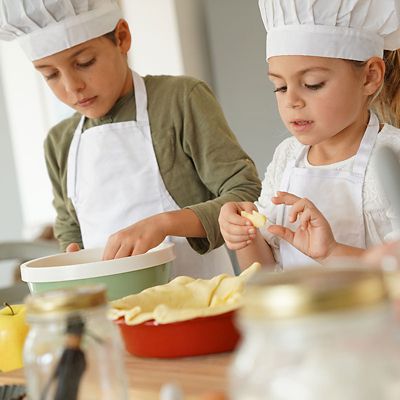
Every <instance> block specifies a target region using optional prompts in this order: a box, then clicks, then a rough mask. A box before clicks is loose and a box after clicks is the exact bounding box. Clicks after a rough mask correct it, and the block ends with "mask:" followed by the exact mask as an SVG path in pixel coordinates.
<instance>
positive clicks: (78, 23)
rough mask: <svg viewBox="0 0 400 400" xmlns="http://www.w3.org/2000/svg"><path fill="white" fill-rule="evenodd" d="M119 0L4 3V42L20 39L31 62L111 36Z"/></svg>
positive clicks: (0, 30)
mask: <svg viewBox="0 0 400 400" xmlns="http://www.w3.org/2000/svg"><path fill="white" fill-rule="evenodd" d="M121 17H122V13H121V10H120V8H119V7H118V4H117V1H116V0H0V39H2V40H13V39H17V40H18V42H19V44H20V45H21V47H22V49H23V50H24V52H25V53H26V54H27V56H28V57H29V59H30V60H32V61H34V60H38V59H40V58H43V57H46V56H49V55H52V54H55V53H58V52H59V51H62V50H65V49H68V48H70V47H73V46H76V45H78V44H80V43H83V42H86V41H87V40H90V39H94V38H96V37H99V36H101V35H104V34H105V33H108V32H111V31H112V30H113V29H114V28H115V26H116V25H117V23H118V21H119V19H120V18H121Z"/></svg>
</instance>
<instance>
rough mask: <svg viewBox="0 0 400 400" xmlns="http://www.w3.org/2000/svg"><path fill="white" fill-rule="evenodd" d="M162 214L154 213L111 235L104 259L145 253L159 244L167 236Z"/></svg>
mask: <svg viewBox="0 0 400 400" xmlns="http://www.w3.org/2000/svg"><path fill="white" fill-rule="evenodd" d="M162 215H163V214H157V215H153V216H152V217H149V218H146V219H143V220H141V221H139V222H137V223H136V224H133V225H131V226H128V227H127V228H125V229H122V230H120V231H118V232H116V233H114V234H113V235H111V236H110V237H109V239H108V241H107V244H106V247H105V249H104V253H103V260H112V259H114V258H122V257H128V256H134V255H138V254H143V253H146V251H148V250H150V249H152V248H153V247H156V246H158V245H159V244H160V243H161V242H162V241H163V240H164V239H165V237H166V236H167V235H166V234H165V233H164V227H163V218H162Z"/></svg>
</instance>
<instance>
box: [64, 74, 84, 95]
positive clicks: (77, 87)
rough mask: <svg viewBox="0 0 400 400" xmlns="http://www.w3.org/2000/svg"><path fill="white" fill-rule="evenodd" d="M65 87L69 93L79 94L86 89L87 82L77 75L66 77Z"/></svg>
mask: <svg viewBox="0 0 400 400" xmlns="http://www.w3.org/2000/svg"><path fill="white" fill-rule="evenodd" d="M64 87H65V90H66V91H67V92H68V93H77V92H80V91H82V90H83V89H84V88H85V82H84V81H83V80H82V79H81V78H79V76H77V75H76V74H68V75H65V76H64Z"/></svg>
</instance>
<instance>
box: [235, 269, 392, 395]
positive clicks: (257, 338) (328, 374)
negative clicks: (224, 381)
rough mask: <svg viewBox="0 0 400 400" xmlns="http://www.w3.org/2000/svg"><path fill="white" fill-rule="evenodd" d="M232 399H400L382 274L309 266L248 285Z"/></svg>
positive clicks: (268, 275)
mask: <svg viewBox="0 0 400 400" xmlns="http://www.w3.org/2000/svg"><path fill="white" fill-rule="evenodd" d="M238 325H239V327H240V329H241V331H242V335H243V340H242V343H241V345H240V346H239V348H238V351H237V353H236V355H235V358H234V361H233V363H232V366H231V369H230V395H231V397H230V398H231V399H232V400H239V399H240V400H261V399H262V400H294V399H295V400H321V399H324V400H339V399H340V400H377V399H379V400H396V399H400V379H399V377H400V343H399V340H398V333H399V331H398V330H397V326H396V323H395V319H394V318H393V315H392V310H391V306H390V303H389V302H388V299H387V293H386V289H385V285H384V281H383V277H382V274H381V272H379V271H378V270H375V271H374V270H366V269H359V268H358V269H353V270H351V269H350V270H349V269H343V268H339V269H334V268H325V269H322V268H311V269H310V268H308V269H297V270H292V271H288V272H282V273H266V272H262V273H260V274H258V275H255V276H254V278H253V279H252V281H251V282H249V284H248V286H247V289H246V293H245V300H244V306H243V307H242V309H241V310H240V312H239V316H238Z"/></svg>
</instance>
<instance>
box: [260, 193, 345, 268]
mask: <svg viewBox="0 0 400 400" xmlns="http://www.w3.org/2000/svg"><path fill="white" fill-rule="evenodd" d="M272 202H273V203H274V204H285V205H287V206H292V208H291V210H290V214H289V222H290V223H294V222H296V221H297V220H299V222H300V225H299V226H298V228H297V229H296V231H295V232H293V231H292V230H290V229H289V228H286V227H283V226H281V225H272V226H270V227H269V228H268V230H269V232H271V233H273V234H274V235H276V236H279V237H280V238H281V239H284V240H286V241H288V242H289V243H290V244H291V245H292V246H294V247H296V248H297V249H298V250H300V251H301V252H302V253H304V254H306V255H308V256H309V257H311V258H314V259H316V260H323V259H325V258H326V257H327V256H328V255H329V254H331V253H332V251H333V250H334V248H335V247H336V246H337V243H336V241H335V238H334V236H333V233H332V229H331V227H330V225H329V222H328V221H327V220H326V219H325V217H324V216H323V215H322V214H321V212H320V211H319V210H318V209H317V208H316V207H315V205H314V204H313V203H312V202H311V201H310V200H308V199H306V198H300V197H297V196H295V195H293V194H290V193H287V192H278V193H277V196H276V197H273V198H272Z"/></svg>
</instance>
